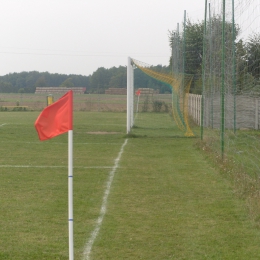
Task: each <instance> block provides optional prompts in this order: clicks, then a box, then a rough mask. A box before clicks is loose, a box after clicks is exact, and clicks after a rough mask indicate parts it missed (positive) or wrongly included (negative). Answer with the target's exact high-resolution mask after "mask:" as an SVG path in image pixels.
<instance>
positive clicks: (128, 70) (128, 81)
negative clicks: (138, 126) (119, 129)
mask: <svg viewBox="0 0 260 260" xmlns="http://www.w3.org/2000/svg"><path fill="white" fill-rule="evenodd" d="M126 103H127V105H126V106H127V108H126V110H127V112H126V114H127V115H126V133H127V134H128V133H130V130H131V58H130V57H128V60H127V99H126Z"/></svg>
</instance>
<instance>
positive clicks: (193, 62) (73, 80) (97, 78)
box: [0, 17, 260, 94]
mask: <svg viewBox="0 0 260 260" xmlns="http://www.w3.org/2000/svg"><path fill="white" fill-rule="evenodd" d="M221 27H222V21H221V19H220V18H219V17H214V18H213V19H212V31H213V32H214V34H212V39H211V41H212V43H213V45H214V44H215V45H216V44H217V43H218V42H219V44H218V47H217V48H215V49H214V52H215V59H216V61H217V63H218V64H221V62H220V60H219V61H218V59H220V55H219V53H220V46H221V44H220V41H221ZM225 27H226V44H229V43H230V41H231V40H232V38H231V30H232V24H231V23H229V22H227V23H226V26H225ZM185 28H186V30H185V37H184V34H181V33H180V34H178V35H177V34H176V31H169V46H170V48H171V49H172V50H173V49H174V48H175V50H176V53H177V52H179V54H178V55H177V57H176V55H174V52H173V53H172V56H171V57H169V65H168V66H162V65H156V66H152V67H151V68H152V69H154V70H156V71H158V72H164V73H172V70H178V71H179V72H182V73H183V72H184V73H187V74H192V75H195V77H194V78H195V80H196V82H201V78H202V76H201V75H202V57H203V39H204V37H203V31H204V22H203V21H198V22H196V23H192V22H191V21H190V20H188V21H187V23H186V26H185ZM238 33H239V27H238V26H237V25H235V35H236V38H238ZM207 39H209V36H208V35H207ZM184 42H185V52H184V51H183V49H182V48H183V46H184ZM235 42H236V43H235V53H236V64H237V65H236V75H237V79H236V80H237V85H238V88H237V91H242V88H243V86H248V85H253V86H260V34H254V35H252V36H249V38H248V39H247V40H243V39H239V40H236V41H235ZM177 43H178V44H177ZM176 46H177V47H176ZM209 49H210V48H208V49H207V48H206V51H209ZM183 53H185V59H184V58H183V56H182V55H183ZM206 54H207V56H209V55H208V53H206ZM176 58H178V59H179V60H178V61H176ZM184 60H185V66H184ZM219 68H220V66H218V68H215V70H217V69H219ZM227 69H229V68H227ZM183 70H184V71H183ZM194 82H195V81H194ZM134 85H135V88H152V89H158V90H159V92H160V93H170V92H171V90H170V89H169V87H168V86H167V85H165V84H164V83H162V82H159V81H157V80H155V79H153V78H151V77H149V76H147V75H145V74H144V73H143V72H142V71H141V70H139V69H135V72H134ZM198 85H199V86H196V84H195V83H194V84H193V85H192V86H191V92H193V93H200V92H201V84H198ZM58 86H62V87H85V88H86V93H96V94H97V93H99V94H102V93H105V90H106V89H108V88H126V86H127V68H126V66H119V67H112V68H109V69H107V68H104V67H100V68H98V69H97V70H96V71H95V72H94V73H93V74H92V75H89V76H83V75H74V74H70V75H66V74H58V73H55V74H53V73H49V72H38V71H31V72H21V73H9V74H7V75H4V76H0V93H1V92H2V93H34V92H35V89H36V87H58Z"/></svg>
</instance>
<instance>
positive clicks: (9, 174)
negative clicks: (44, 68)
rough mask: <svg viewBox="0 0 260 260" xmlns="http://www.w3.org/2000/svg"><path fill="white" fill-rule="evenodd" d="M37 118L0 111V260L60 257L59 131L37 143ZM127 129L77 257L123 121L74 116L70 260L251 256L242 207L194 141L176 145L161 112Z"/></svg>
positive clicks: (63, 162) (63, 172)
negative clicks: (72, 253)
mask: <svg viewBox="0 0 260 260" xmlns="http://www.w3.org/2000/svg"><path fill="white" fill-rule="evenodd" d="M38 115H39V112H2V113H0V136H1V139H0V144H1V146H0V147H1V148H0V152H1V157H0V177H1V188H0V197H1V219H0V234H1V235H0V259H1V260H2V259H8V260H9V259H19V260H24V259H28V260H30V259H31V260H35V259H48V260H49V259H68V222H67V219H68V187H67V186H68V180H67V134H64V135H61V136H58V137H56V138H54V139H51V140H49V141H45V142H40V141H39V140H38V137H37V133H36V131H35V129H34V121H35V119H36V118H37V116H38ZM160 120H161V121H160ZM158 122H160V124H159V123H158ZM158 124H159V125H158ZM136 125H137V127H135V128H134V129H133V133H132V134H133V135H132V137H129V138H128V142H127V144H126V146H125V147H124V150H123V153H122V156H121V157H120V161H119V162H118V163H119V164H118V168H117V169H116V171H115V175H114V178H113V182H112V184H111V187H110V192H109V196H108V199H107V204H106V206H107V208H106V213H105V215H104V218H103V221H102V224H101V225H100V230H99V232H98V234H97V237H96V239H95V241H94V243H93V246H92V248H91V252H90V254H89V256H90V257H87V256H86V255H84V251H85V249H86V245H87V244H88V242H89V239H90V237H91V234H92V232H93V230H94V229H95V227H96V225H97V220H98V218H99V216H100V208H101V205H102V200H103V198H104V193H105V190H106V185H107V182H108V178H109V175H110V173H111V171H112V167H113V166H114V165H115V159H116V158H118V155H119V152H120V150H121V147H122V144H123V143H124V142H125V139H126V138H127V136H126V135H125V131H126V114H125V113H109V112H102V113H98V112H79V111H78V112H75V113H74V244H75V245H74V246H75V259H82V260H83V259H93V260H95V259H98V260H100V259H113V260H114V259H118V260H122V259H147V260H148V259H149V260H151V259H154V260H157V259H194V260H195V259H196V260H197V259H230V260H231V259H232V260H233V259H250V260H251V259H260V247H259V244H260V231H259V229H257V228H256V227H255V226H254V223H253V222H251V221H250V218H249V216H248V213H247V210H246V205H245V201H243V200H242V199H239V198H237V197H236V196H235V194H234V192H233V187H232V184H231V182H229V180H228V179H226V178H224V177H223V176H222V175H221V174H219V172H218V170H217V169H215V168H214V167H213V165H212V164H211V163H210V162H209V161H207V160H206V159H205V157H204V155H203V154H202V153H201V151H200V150H199V149H198V148H196V146H195V145H194V144H195V142H196V141H197V138H183V135H182V134H181V133H180V132H179V131H178V130H177V129H176V126H175V125H174V124H173V122H172V120H171V118H170V116H169V115H168V114H164V113H160V114H153V113H140V114H139V115H138V117H137V119H136ZM134 137H135V138H134Z"/></svg>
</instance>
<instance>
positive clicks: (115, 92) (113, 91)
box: [105, 88, 127, 95]
mask: <svg viewBox="0 0 260 260" xmlns="http://www.w3.org/2000/svg"><path fill="white" fill-rule="evenodd" d="M105 94H108V95H126V94H127V90H126V88H109V89H106V90H105Z"/></svg>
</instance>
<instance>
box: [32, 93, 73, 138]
mask: <svg viewBox="0 0 260 260" xmlns="http://www.w3.org/2000/svg"><path fill="white" fill-rule="evenodd" d="M72 99H73V92H72V90H70V91H68V92H67V93H66V94H65V95H64V96H62V97H61V98H60V99H59V100H57V101H56V102H54V103H53V104H51V105H50V106H48V107H46V108H44V110H43V111H42V112H41V114H40V115H39V116H38V118H37V119H36V121H35V123H34V126H35V128H36V130H37V132H38V136H39V139H40V140H41V141H44V140H48V139H51V138H53V137H55V136H57V135H60V134H63V133H66V132H68V131H69V130H72Z"/></svg>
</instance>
